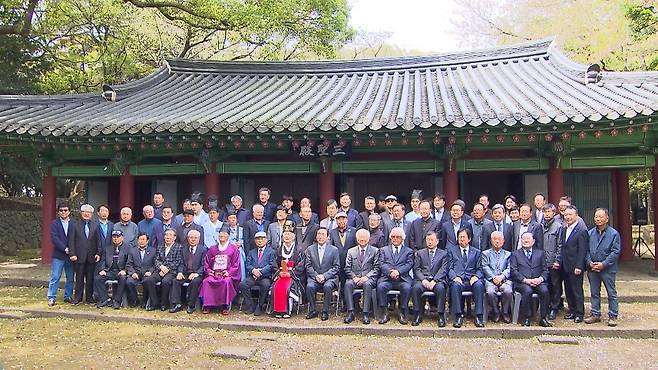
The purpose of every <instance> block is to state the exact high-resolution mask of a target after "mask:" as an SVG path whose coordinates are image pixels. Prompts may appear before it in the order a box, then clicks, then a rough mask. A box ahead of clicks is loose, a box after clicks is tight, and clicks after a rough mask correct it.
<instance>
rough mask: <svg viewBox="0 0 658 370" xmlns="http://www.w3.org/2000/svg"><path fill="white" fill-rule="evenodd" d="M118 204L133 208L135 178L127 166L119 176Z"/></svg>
mask: <svg viewBox="0 0 658 370" xmlns="http://www.w3.org/2000/svg"><path fill="white" fill-rule="evenodd" d="M119 206H120V207H121V208H123V207H130V208H131V209H133V210H134V208H135V178H134V177H133V175H131V174H130V171H129V168H126V172H124V173H123V175H121V176H120V177H119Z"/></svg>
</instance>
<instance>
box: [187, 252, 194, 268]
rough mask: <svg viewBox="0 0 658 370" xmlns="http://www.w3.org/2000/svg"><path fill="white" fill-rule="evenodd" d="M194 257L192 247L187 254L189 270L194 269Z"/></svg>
mask: <svg viewBox="0 0 658 370" xmlns="http://www.w3.org/2000/svg"><path fill="white" fill-rule="evenodd" d="M192 258H194V249H192V247H190V254H189V255H188V256H187V270H188V271H192Z"/></svg>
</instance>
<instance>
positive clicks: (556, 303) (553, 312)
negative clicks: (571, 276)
mask: <svg viewBox="0 0 658 370" xmlns="http://www.w3.org/2000/svg"><path fill="white" fill-rule="evenodd" d="M556 213H557V209H556V208H555V206H554V205H553V204H551V203H548V204H545V205H544V208H543V209H542V220H544V223H543V224H542V227H543V228H544V255H545V256H546V268H547V269H548V276H549V280H548V281H547V283H548V291H549V293H550V296H551V307H550V311H549V312H548V319H549V320H555V318H556V317H557V312H558V310H559V309H560V301H561V300H562V271H561V269H560V263H559V262H558V261H559V259H560V255H561V254H562V244H561V240H560V238H561V237H562V232H563V227H562V222H560V220H557V219H556V218H555V216H556Z"/></svg>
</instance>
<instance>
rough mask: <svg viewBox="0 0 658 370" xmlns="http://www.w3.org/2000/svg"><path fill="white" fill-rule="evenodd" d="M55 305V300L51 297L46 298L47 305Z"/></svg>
mask: <svg viewBox="0 0 658 370" xmlns="http://www.w3.org/2000/svg"><path fill="white" fill-rule="evenodd" d="M54 305H55V300H54V299H53V298H48V307H52V306H54Z"/></svg>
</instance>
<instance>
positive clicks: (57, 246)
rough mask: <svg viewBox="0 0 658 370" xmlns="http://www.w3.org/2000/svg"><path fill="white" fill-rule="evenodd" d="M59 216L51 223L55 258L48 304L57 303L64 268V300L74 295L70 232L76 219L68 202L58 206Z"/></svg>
mask: <svg viewBox="0 0 658 370" xmlns="http://www.w3.org/2000/svg"><path fill="white" fill-rule="evenodd" d="M57 213H58V216H57V218H56V219H54V220H53V222H52V223H51V224H50V240H51V241H52V243H53V246H54V249H53V259H52V261H51V273H50V280H49V282H48V306H50V307H52V306H54V305H55V299H56V298H57V290H58V289H59V279H60V278H61V277H62V270H63V271H64V272H65V273H66V284H65V285H64V302H67V303H70V302H72V296H73V273H74V272H73V263H72V262H71V260H70V259H69V237H68V235H69V232H70V231H71V230H72V229H73V224H74V223H75V221H73V220H71V218H70V217H69V215H70V214H71V209H70V208H69V205H68V203H60V204H59V205H58V206H57Z"/></svg>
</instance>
